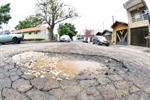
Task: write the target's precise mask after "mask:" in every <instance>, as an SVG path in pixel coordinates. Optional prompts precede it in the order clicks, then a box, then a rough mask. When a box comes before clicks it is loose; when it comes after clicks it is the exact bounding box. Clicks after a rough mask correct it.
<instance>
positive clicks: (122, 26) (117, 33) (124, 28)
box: [111, 21, 129, 45]
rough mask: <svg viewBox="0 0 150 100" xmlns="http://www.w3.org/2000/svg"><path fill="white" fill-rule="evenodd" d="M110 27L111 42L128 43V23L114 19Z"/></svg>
mask: <svg viewBox="0 0 150 100" xmlns="http://www.w3.org/2000/svg"><path fill="white" fill-rule="evenodd" d="M111 28H112V29H113V33H112V42H113V44H119V45H127V44H128V41H129V40H128V39H129V36H128V24H127V23H125V22H121V21H116V22H115V23H114V24H113V25H112V26H111Z"/></svg>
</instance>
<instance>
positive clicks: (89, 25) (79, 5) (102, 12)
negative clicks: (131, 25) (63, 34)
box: [0, 0, 128, 34]
mask: <svg viewBox="0 0 150 100" xmlns="http://www.w3.org/2000/svg"><path fill="white" fill-rule="evenodd" d="M35 1H36V0H0V5H4V4H6V3H11V5H10V7H11V11H10V14H11V16H12V19H11V20H10V21H9V23H8V25H3V27H4V29H11V30H13V29H14V27H15V26H16V25H17V24H18V22H19V21H21V20H24V19H25V17H27V16H29V15H31V14H34V12H35V7H34V4H35ZM126 1H128V0H62V2H64V3H65V4H69V5H70V6H72V7H74V8H75V9H76V11H77V12H78V13H79V15H80V17H78V18H76V19H72V20H66V21H65V22H69V23H72V24H74V25H75V27H76V29H77V31H78V32H79V33H81V34H82V33H83V32H84V30H85V29H96V30H97V29H98V30H101V31H102V30H104V29H109V30H111V25H112V24H113V21H112V16H114V20H115V21H116V20H118V21H123V22H128V20H127V13H126V10H125V9H124V7H123V4H124V3H125V2H126ZM57 27H58V25H56V27H55V32H56V30H57Z"/></svg>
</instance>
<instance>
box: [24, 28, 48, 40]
mask: <svg viewBox="0 0 150 100" xmlns="http://www.w3.org/2000/svg"><path fill="white" fill-rule="evenodd" d="M35 32H36V33H37V34H35ZM29 33H30V32H26V33H23V34H24V39H25V40H39V39H41V40H48V33H49V32H48V30H47V29H44V30H42V31H34V32H31V34H29Z"/></svg>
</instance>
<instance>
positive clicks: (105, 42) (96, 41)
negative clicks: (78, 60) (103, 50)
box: [93, 36, 110, 46]
mask: <svg viewBox="0 0 150 100" xmlns="http://www.w3.org/2000/svg"><path fill="white" fill-rule="evenodd" d="M93 44H98V45H106V46H109V44H110V43H109V41H108V40H107V39H106V38H105V37H103V36H94V37H93Z"/></svg>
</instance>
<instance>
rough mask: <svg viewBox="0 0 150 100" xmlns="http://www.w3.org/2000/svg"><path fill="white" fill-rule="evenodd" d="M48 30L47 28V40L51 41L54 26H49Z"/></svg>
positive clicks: (52, 39)
mask: <svg viewBox="0 0 150 100" xmlns="http://www.w3.org/2000/svg"><path fill="white" fill-rule="evenodd" d="M48 30H49V41H50V42H53V41H54V33H53V30H54V26H53V27H49V28H48Z"/></svg>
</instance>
